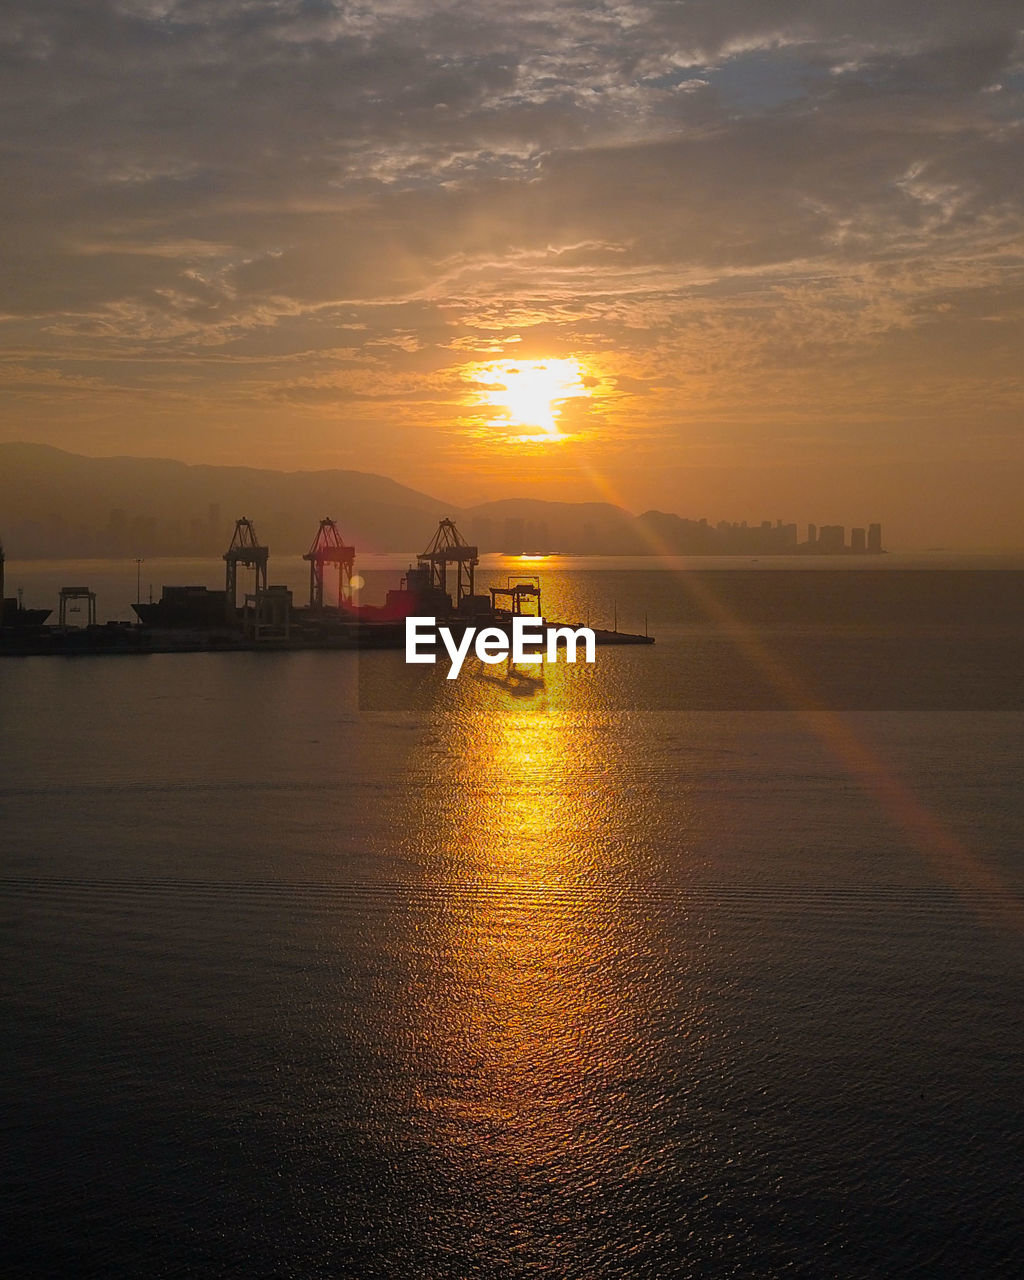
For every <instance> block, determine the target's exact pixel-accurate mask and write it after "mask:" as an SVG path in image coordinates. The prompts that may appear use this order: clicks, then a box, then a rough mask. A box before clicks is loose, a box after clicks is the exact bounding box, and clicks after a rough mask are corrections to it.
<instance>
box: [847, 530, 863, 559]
mask: <svg viewBox="0 0 1024 1280" xmlns="http://www.w3.org/2000/svg"><path fill="white" fill-rule="evenodd" d="M850 550H851V551H852V552H853V553H854V555H861V556H862V555H863V554H864V552H865V551H866V550H867V534H866V533H865V531H864V530H863V529H851V530H850Z"/></svg>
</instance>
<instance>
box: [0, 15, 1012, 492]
mask: <svg viewBox="0 0 1024 1280" xmlns="http://www.w3.org/2000/svg"><path fill="white" fill-rule="evenodd" d="M1021 25H1022V24H1021V21H1020V13H1019V5H1018V4H1017V3H1015V2H1014V3H1009V2H1007V3H1003V2H1002V0H996V2H990V3H983V4H975V5H970V6H968V5H966V4H964V3H963V2H962V0H929V2H928V3H925V2H924V0H891V2H889V3H884V4H883V3H881V2H880V0H842V2H839V0H828V2H826V0H799V2H798V0H773V2H772V3H764V0H701V2H695V3H687V4H685V5H684V4H678V3H668V2H667V0H666V2H656V0H650V2H646V0H645V2H641V0H622V2H621V3H620V2H615V0H606V2H605V3H588V4H582V3H581V4H574V3H560V4H558V5H552V4H550V3H526V4H522V5H516V6H508V5H506V4H499V3H497V2H496V0H476V2H475V3H473V4H470V3H468V2H464V0H450V2H447V3H446V2H444V0H438V2H433V3H430V4H425V3H423V2H422V0H380V2H379V3H374V4H373V5H368V4H354V3H330V2H328V0H276V2H274V3H266V2H265V0H260V2H259V3H256V2H254V0H253V2H250V0H218V2H217V3H214V2H213V0H119V2H111V0H44V2H42V3H40V2H38V0H33V2H32V3H29V2H28V0H10V2H9V3H8V4H6V5H5V6H4V12H3V15H2V16H0V109H2V111H3V115H4V119H5V122H6V127H5V131H4V134H3V136H2V137H0V164H2V166H3V171H4V174H3V183H2V188H0V208H2V218H3V232H4V234H3V237H2V238H0V275H2V278H3V279H4V281H5V295H4V300H3V310H4V316H3V318H2V319H0V337H6V340H7V342H8V345H9V346H10V347H11V348H12V349H13V348H17V350H18V351H19V352H22V353H27V357H26V358H27V359H28V361H29V364H30V365H32V366H33V367H38V368H46V369H49V370H51V371H53V372H54V373H56V374H59V373H61V372H63V373H66V374H69V373H71V372H74V373H75V375H76V376H79V375H81V376H88V377H89V378H90V379H99V380H100V382H101V383H102V381H103V380H104V379H107V380H108V382H109V385H110V387H111V388H112V389H114V388H117V389H118V393H119V394H120V392H121V391H123V390H124V389H125V388H126V387H127V388H130V387H131V386H132V385H133V383H134V384H135V385H136V386H137V388H138V390H139V394H140V395H142V394H145V395H146V396H150V397H151V396H153V395H154V394H161V388H163V389H164V390H166V393H167V394H168V395H171V394H173V395H174V396H176V397H179V396H183V395H184V396H185V397H186V398H187V397H188V395H190V394H191V395H192V396H193V398H194V401H195V406H196V412H197V413H198V414H200V415H202V414H214V413H216V412H217V410H216V406H217V405H218V404H220V403H221V402H222V399H224V398H227V399H230V400H231V402H232V404H234V403H237V400H238V399H239V398H240V397H243V396H244V395H245V393H246V389H247V388H248V389H249V390H250V391H251V393H252V394H253V395H254V396H258V397H259V399H260V400H261V402H267V401H275V402H276V403H285V404H288V405H293V406H295V412H296V413H300V412H301V411H302V408H303V407H304V406H305V407H307V408H308V409H309V411H310V412H311V413H313V412H315V411H318V406H323V405H325V404H345V405H357V404H358V405H363V406H373V405H384V406H387V405H388V404H389V403H390V408H391V411H392V414H393V416H394V418H395V420H396V421H397V420H399V419H402V415H406V416H407V417H408V418H409V420H410V421H412V420H415V421H416V422H417V423H422V421H423V419H422V417H420V416H419V415H420V414H421V413H422V412H423V409H422V404H421V403H420V402H419V401H417V400H416V399H415V391H414V381H415V377H417V376H419V377H434V376H437V377H439V378H442V380H443V374H444V371H445V370H448V372H449V374H450V373H451V370H453V369H455V368H456V367H457V366H458V364H459V361H460V359H461V358H462V356H463V355H464V354H465V353H467V352H469V353H478V352H487V353H490V354H492V355H494V356H498V355H499V354H500V353H501V352H502V351H504V350H506V349H509V350H511V349H512V348H513V347H514V349H515V353H516V354H520V353H521V354H522V355H523V357H524V358H528V357H530V356H531V355H532V356H552V355H565V354H575V355H579V356H584V357H588V356H589V357H591V358H594V359H595V360H597V359H601V360H604V361H605V362H606V363H608V364H610V365H612V364H616V362H617V367H616V368H610V367H609V368H608V369H607V370H606V374H607V376H608V377H618V378H619V379H620V383H619V385H620V386H622V387H623V388H629V387H637V388H639V387H643V388H644V393H643V395H642V396H640V395H639V394H637V396H636V399H642V400H643V403H644V413H645V415H647V416H646V417H645V420H644V426H643V429H644V431H645V432H647V431H648V430H649V429H650V426H651V424H652V423H655V424H657V430H658V431H659V432H661V434H662V436H663V437H664V440H665V442H666V446H665V447H666V448H668V447H669V446H670V444H671V443H672V442H673V441H676V442H678V440H679V439H680V438H681V433H682V434H687V433H689V434H688V435H687V438H691V439H692V438H693V433H694V432H696V431H698V429H699V428H698V424H697V423H696V421H695V419H694V417H693V415H692V414H688V416H687V418H686V422H685V423H683V424H682V425H681V424H680V417H679V412H678V398H677V397H675V398H673V395H669V394H668V393H667V392H664V391H659V390H658V389H659V388H668V387H673V386H675V387H678V386H679V385H680V382H679V380H680V378H682V379H683V380H684V381H685V380H686V379H689V380H690V381H689V383H688V384H687V385H688V386H689V394H690V396H691V404H698V403H699V404H702V405H704V407H705V410H706V411H707V413H708V417H707V422H708V423H710V422H711V419H712V415H711V406H714V410H715V413H714V417H715V420H716V421H719V422H720V421H721V419H722V416H723V415H726V416H729V415H732V416H733V417H735V418H737V420H738V419H739V418H743V417H744V415H746V416H747V418H750V415H752V414H753V413H754V412H755V408H754V406H755V402H756V399H757V395H758V392H757V391H756V390H755V389H754V387H753V385H748V383H747V382H746V381H744V379H756V381H757V384H758V386H759V387H760V388H761V391H760V394H761V397H762V402H763V397H764V390H765V388H774V389H775V393H777V395H778V397H779V401H778V405H777V409H778V412H779V413H780V414H785V413H788V414H790V416H794V415H796V416H799V415H800V409H799V406H800V404H801V398H800V397H801V391H800V388H801V387H803V397H804V399H803V403H807V402H808V395H807V387H808V383H807V382H806V377H807V376H809V375H808V372H807V371H808V370H813V371H814V376H815V377H816V378H818V379H824V382H819V383H817V384H815V385H816V387H817V392H818V393H820V395H819V399H820V400H821V401H822V403H824V404H826V405H831V406H835V405H839V404H841V403H843V396H849V395H851V394H852V395H853V396H854V397H855V400H856V404H859V405H860V406H861V408H862V412H863V416H864V418H865V420H868V419H872V418H873V415H876V414H877V413H878V404H877V401H878V394H879V392H878V390H877V388H878V387H882V388H885V391H886V394H890V395H891V396H893V397H894V400H893V403H895V399H898V395H897V389H898V386H899V383H898V378H897V375H896V370H897V358H898V360H900V361H908V360H909V361H910V363H912V364H913V363H914V362H915V361H917V360H918V359H919V358H920V359H924V358H925V356H926V354H927V353H929V352H932V353H934V352H935V351H936V350H938V349H941V348H942V345H943V339H942V335H946V340H947V341H949V340H951V339H952V336H953V335H956V341H957V343H958V345H959V350H961V351H962V352H963V353H964V358H965V361H966V362H967V364H968V367H966V368H965V369H964V370H963V371H962V377H963V385H964V386H965V387H966V386H968V385H970V386H976V385H977V379H978V378H979V377H980V376H982V370H984V371H985V376H993V377H994V376H996V372H997V371H999V370H1001V371H1003V372H1006V370H1008V368H1009V363H1008V362H1009V356H1008V355H1006V354H1002V355H1001V354H999V353H1000V352H1003V353H1006V352H1009V350H1010V345H1006V346H1004V345H999V344H997V348H996V350H995V354H993V348H992V346H991V343H992V341H993V340H992V338H991V332H992V328H993V325H992V318H993V317H994V318H995V320H996V322H998V325H999V327H1000V329H1001V330H1002V329H1004V328H1007V327H1009V329H1010V330H1011V331H1012V332H1015V333H1019V329H1016V328H1014V326H1019V322H1020V316H1019V311H1017V310H1016V309H1014V307H1010V309H1009V310H1005V308H1007V307H1009V306H1010V304H1009V301H1008V300H1009V299H1010V298H1011V297H1016V292H1015V291H1016V290H1017V289H1018V288H1019V285H1020V278H1021V274H1022V270H1024V254H1022V251H1021V247H1020V246H1021V230H1022V219H1021V196H1022V190H1021V183H1022V177H1021V175H1022V174H1024V163H1022V160H1024V156H1022V155H1021V149H1022V148H1021V139H1022V138H1024V131H1022V127H1021V122H1022V99H1024V94H1022V90H1024V54H1022V49H1024V46H1022V39H1021ZM342 330H344V341H342V340H340V338H339V335H340V333H341V331H342ZM350 339H351V341H350ZM999 341H1000V343H1003V342H1004V339H1002V338H1001V339H1000V340H999ZM339 350H344V351H345V352H346V353H348V352H351V351H356V352H357V353H359V355H358V359H362V358H363V357H364V356H365V357H371V356H372V357H373V362H372V363H370V364H369V365H365V366H364V365H360V366H359V367H358V369H357V368H356V367H355V365H354V364H353V361H352V357H351V356H350V355H345V356H339V355H338V352H339ZM297 360H302V361H305V362H306V369H305V370H304V372H303V374H302V375H301V377H299V378H296V377H295V375H294V370H292V369H290V368H289V365H290V363H291V362H294V361H297ZM252 361H263V362H264V364H263V367H262V370H261V373H260V377H259V378H258V379H257V378H256V376H255V374H253V373H252V372H251V370H252V368H253V366H252V365H251V364H250V363H247V362H252ZM403 361H411V362H412V363H411V364H410V365H408V366H407V365H404V364H403V363H402V362H403ZM858 362H859V364H858ZM854 368H859V369H860V370H861V371H862V373H863V374H864V376H863V377H861V376H854V374H853V373H843V374H842V375H841V376H840V373H839V372H837V371H839V370H847V371H849V370H852V369H854ZM229 371H230V372H229ZM727 371H731V372H729V373H728V376H727ZM801 377H803V378H804V381H803V382H801V381H800V379H801ZM248 379H251V380H248ZM829 379H831V380H832V381H833V382H834V383H835V386H834V388H833V389H832V390H830V389H829V386H830V385H831V384H830V383H829ZM866 379H867V381H870V380H871V379H874V380H875V388H876V389H875V390H871V389H870V388H869V387H868V385H867V381H866ZM34 385H35V383H33V382H32V380H31V379H29V380H26V381H25V382H24V387H25V395H26V397H28V396H29V395H30V394H31V388H32V387H33V386H34ZM91 385H92V383H91V382H90V386H91ZM439 385H440V384H439ZM999 385H1000V386H1003V384H1002V383H1001V382H1000V383H999ZM428 389H429V388H428ZM916 393H917V397H918V403H924V404H928V405H930V406H931V410H932V412H933V414H935V415H941V413H942V412H943V408H942V406H943V405H948V404H951V403H953V401H957V396H956V393H955V389H954V388H951V385H950V381H949V378H948V377H947V372H946V371H945V370H942V369H935V370H934V377H933V378H932V379H931V380H929V379H927V378H925V377H924V376H923V375H922V376H921V378H920V379H919V381H918V384H917V388H916ZM1001 395H1004V396H1005V391H1004V392H1001ZM389 396H390V397H391V399H390V401H389ZM659 396H660V397H661V398H660V399H659ZM427 398H428V399H430V396H429V395H428V397H427ZM968 398H969V397H968ZM961 399H963V397H961ZM628 400H629V397H628V396H624V397H623V401H622V403H623V404H625V403H626V402H627V401H628ZM957 402H958V403H959V401H957ZM965 402H966V401H965ZM21 407H22V408H26V407H27V408H30V407H31V401H30V400H29V399H26V400H25V401H24V403H23V405H22V406H21ZM613 408H614V407H613ZM613 408H612V409H609V416H608V417H607V418H606V420H604V421H603V423H602V429H604V430H606V431H607V432H608V433H609V438H610V439H614V438H616V436H615V432H616V431H617V432H618V433H619V434H618V437H617V438H618V439H620V440H621V441H622V442H628V440H629V437H630V426H629V421H628V416H627V415H626V413H625V410H623V414H622V417H621V419H620V420H618V422H617V423H616V421H615V419H614V413H613ZM370 411H371V410H370V408H369V407H367V408H365V410H363V411H362V412H364V413H369V412H370ZM382 412H383V410H382ZM436 412H437V415H438V416H437V420H436V430H437V432H438V433H439V434H440V435H445V438H446V439H448V437H449V436H450V437H451V439H455V438H457V435H458V425H457V423H458V418H459V412H460V406H459V404H458V399H457V396H456V395H455V394H454V392H453V390H452V388H451V387H446V389H445V392H444V395H443V396H442V397H441V398H440V400H439V401H437V402H436ZM773 412H774V410H773ZM30 417H31V415H30ZM744 420H746V419H744ZM936 420H938V419H937V418H936ZM19 421H20V420H19ZM292 421H293V426H292V427H291V428H290V431H292V433H293V434H294V429H295V427H294V424H296V423H297V424H299V426H301V424H302V421H303V420H302V419H301V418H296V419H294V420H292ZM361 421H362V422H363V423H364V425H365V424H367V423H369V422H370V419H368V418H366V417H364V418H363V419H361ZM376 421H378V422H379V423H383V422H384V418H383V417H381V418H380V419H378V420H376ZM752 422H753V419H752V418H751V424H752ZM0 429H2V430H4V431H8V432H11V433H16V432H17V430H18V429H19V426H18V423H17V422H12V424H11V425H10V426H3V427H2V428H0ZM65 429H67V428H65ZM318 429H319V428H318V427H317V426H316V424H315V423H314V424H313V425H312V426H310V427H309V430H310V431H311V432H312V433H313V434H312V435H310V437H309V438H310V442H311V444H310V447H311V448H314V447H321V445H320V444H319V443H318V441H319V440H320V437H317V436H316V431H317V430H318ZM367 429H368V428H367ZM636 429H637V430H639V429H640V427H639V425H637V427H636ZM709 429H710V428H709ZM753 429H754V427H753V425H751V426H750V430H753ZM1001 429H1002V428H1001V427H1000V428H999V430H1001ZM916 430H917V432H918V434H917V435H916V436H915V439H916V440H917V441H918V444H919V447H924V441H925V440H926V432H925V429H924V428H919V429H916ZM446 433H447V435H446ZM816 438H817V437H816ZM168 448H170V446H169V445H168V444H166V443H165V444H164V446H163V449H164V451H165V452H166V451H167V449H168ZM382 466H383V464H382Z"/></svg>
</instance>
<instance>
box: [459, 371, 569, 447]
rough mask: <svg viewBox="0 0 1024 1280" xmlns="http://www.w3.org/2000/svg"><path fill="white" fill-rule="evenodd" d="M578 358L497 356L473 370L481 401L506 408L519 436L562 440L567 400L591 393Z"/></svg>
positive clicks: (522, 438) (521, 437)
mask: <svg viewBox="0 0 1024 1280" xmlns="http://www.w3.org/2000/svg"><path fill="white" fill-rule="evenodd" d="M584 377H585V370H584V368H583V366H582V365H581V364H580V362H579V361H578V360H572V359H563V360H496V361H494V362H493V363H491V364H486V365H480V366H478V367H476V368H475V369H474V370H473V371H472V378H473V381H474V382H475V383H476V384H477V386H478V387H481V386H482V387H483V390H481V391H480V399H479V401H478V403H479V404H481V405H491V406H493V407H494V408H497V409H500V410H503V411H504V413H505V415H506V416H507V418H508V422H509V425H510V426H513V427H520V428H523V429H524V432H528V433H530V434H523V435H521V436H517V437H515V438H516V439H519V440H562V439H564V438H565V437H564V436H563V435H562V433H561V432H560V431H559V429H558V419H559V418H560V416H561V413H562V408H563V406H564V404H565V401H566V400H572V399H575V398H577V397H580V396H589V395H590V394H591V392H590V388H589V387H588V386H587V385H586V383H585V382H584Z"/></svg>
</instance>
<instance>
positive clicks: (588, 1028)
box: [410, 663, 661, 1261]
mask: <svg viewBox="0 0 1024 1280" xmlns="http://www.w3.org/2000/svg"><path fill="white" fill-rule="evenodd" d="M579 674H580V672H579V671H578V670H575V671H574V670H573V669H572V668H568V667H567V666H566V665H565V664H564V663H559V664H552V665H550V666H548V667H546V668H545V669H544V680H543V682H542V684H543V688H542V689H541V690H540V691H538V692H536V693H535V696H532V697H526V698H518V699H513V698H511V697H510V696H509V688H508V687H506V686H505V685H504V684H503V682H502V681H500V680H497V679H494V680H489V681H488V680H485V681H479V682H471V683H469V684H461V682H460V685H461V687H462V688H463V689H465V690H466V695H465V707H464V710H463V712H462V713H461V714H454V715H452V714H448V715H447V716H446V717H445V719H444V720H443V721H442V722H441V723H439V724H437V725H435V731H436V733H437V735H438V736H437V737H435V738H434V739H433V741H432V743H431V745H430V747H429V761H428V762H427V764H426V771H427V772H428V773H429V774H430V775H432V776H433V779H434V786H433V788H432V789H431V788H430V787H429V786H427V787H425V788H424V792H423V794H424V797H425V798H424V800H423V803H422V805H421V807H420V808H419V812H418V819H417V821H416V823H415V824H414V827H413V830H412V831H411V832H410V839H411V841H412V842H413V843H414V844H415V845H416V854H417V857H418V858H420V859H421V860H422V861H423V863H424V864H425V865H426V866H428V867H429V868H430V870H429V871H428V875H430V876H431V877H432V878H433V880H434V883H435V886H436V888H437V889H438V891H439V892H438V895H437V898H436V903H437V905H436V907H435V913H434V917H433V920H432V924H431V926H430V927H431V929H432V930H434V931H435V933H434V936H433V937H431V939H430V941H429V944H428V945H426V946H425V947H424V949H423V951H422V953H421V957H422V959H421V962H422V964H423V971H422V972H420V973H419V974H418V975H417V976H416V979H415V981H414V983H413V991H412V995H413V1000H412V1004H413V1008H412V1009H411V1017H412V1025H411V1027H410V1043H411V1044H412V1045H414V1046H415V1050H414V1051H415V1052H416V1053H417V1054H418V1055H419V1056H420V1058H421V1060H422V1061H423V1063H424V1070H422V1071H421V1072H420V1073H419V1074H418V1085H417V1091H416V1096H415V1098H414V1099H413V1106H414V1110H415V1111H416V1113H417V1114H418V1115H419V1116H420V1124H421V1131H420V1133H419V1135H418V1136H419V1138H420V1139H421V1140H423V1139H425V1140H427V1141H428V1142H429V1143H430V1145H431V1146H432V1147H433V1148H434V1149H437V1148H441V1149H443V1150H445V1151H446V1152H448V1153H449V1155H450V1156H451V1155H454V1154H457V1153H461V1157H460V1158H461V1160H462V1161H463V1163H462V1165H461V1168H462V1169H463V1175H464V1177H465V1179H466V1182H467V1185H475V1186H478V1187H479V1186H480V1185H487V1186H492V1187H493V1186H494V1185H499V1186H502V1187H504V1188H505V1189H506V1190H507V1189H508V1185H509V1181H508V1180H509V1179H510V1178H514V1179H515V1180H516V1182H517V1184H519V1185H521V1186H529V1187H531V1188H532V1189H533V1193H535V1194H536V1195H538V1196H542V1197H543V1196H553V1197H555V1199H556V1200H557V1199H558V1198H559V1196H561V1195H563V1194H564V1195H567V1196H568V1195H570V1194H583V1195H584V1198H585V1197H586V1196H587V1195H591V1196H593V1195H594V1194H595V1193H596V1189H597V1188H598V1187H599V1186H600V1187H601V1188H602V1189H607V1188H609V1187H614V1188H619V1189H622V1188H627V1189H628V1187H629V1185H630V1183H631V1181H635V1180H636V1179H637V1178H642V1177H646V1176H650V1174H651V1172H652V1169H653V1168H654V1167H655V1166H656V1165H657V1164H658V1162H659V1159H660V1158H661V1157H660V1156H659V1154H658V1153H657V1152H654V1151H652V1150H650V1149H648V1148H647V1146H646V1139H647V1136H648V1134H649V1131H650V1130H649V1123H648V1122H649V1114H648V1113H647V1111H646V1109H645V1108H641V1107H634V1106H633V1105H632V1103H631V1100H630V1090H629V1084H628V1081H629V1080H631V1079H632V1078H634V1077H635V1074H636V1073H637V1072H641V1073H646V1072H647V1071H648V1070H651V1071H652V1073H653V1067H652V1065H651V1058H652V1055H656V1054H657V1049H656V1048H655V1047H654V1045H655V1042H653V1041H652V1039H651V1037H650V1035H649V1033H648V1030H647V1029H646V1028H645V1025H644V1024H645V1022H646V1020H647V1019H649V1018H650V1016H651V1013H652V1011H651V1009H650V1007H649V1000H650V996H651V993H652V990H655V989H656V985H655V986H652V981H651V976H652V975H651V969H650V966H649V964H647V963H645V962H644V960H643V959H642V957H643V956H644V954H645V953H646V952H648V951H649V948H650V939H649V937H648V936H647V932H646V931H647V928H648V925H647V922H645V921H644V920H643V919H642V918H641V917H640V916H639V915H638V913H636V912H626V913H622V912H621V911H620V910H619V909H618V907H619V895H620V893H621V886H622V881H623V879H624V877H626V876H627V875H628V867H627V864H628V862H629V858H630V853H631V850H630V843H629V837H628V833H627V822H626V819H625V817H624V814H623V806H622V803H621V800H622V798H621V796H620V794H619V792H618V789H617V787H616V782H615V772H616V762H615V750H616V748H615V745H614V744H615V741H616V739H615V735H614V734H613V733H610V732H609V727H610V726H609V723H608V720H607V717H606V716H604V715H603V714H602V713H601V710H600V707H599V705H597V702H596V694H595V693H594V692H593V689H589V690H588V685H587V684H586V682H585V681H579V680H578V678H577V677H578V676H579ZM538 683H541V682H538ZM588 1187H589V1191H587V1188H588ZM574 1188H575V1191H573V1189H574ZM559 1189H561V1190H559ZM603 1193H604V1192H603V1191H602V1194H603ZM537 1203H538V1205H539V1204H541V1201H538V1202H537ZM516 1204H517V1205H518V1211H522V1212H526V1210H525V1209H524V1204H523V1202H522V1200H521V1199H517V1200H516ZM506 1207H507V1206H506ZM548 1207H549V1209H550V1208H551V1205H550V1204H549V1206H548ZM499 1210H500V1205H498V1204H497V1203H496V1202H495V1201H494V1199H493V1198H492V1199H491V1200H489V1201H488V1202H487V1204H486V1205H485V1206H483V1207H481V1208H480V1211H479V1212H480V1215H481V1216H480V1221H479V1223H478V1224H477V1226H478V1229H480V1230H485V1229H487V1230H497V1228H496V1227H495V1214H497V1213H498V1212H499ZM545 1221H546V1220H545ZM487 1224H489V1226H487ZM565 1226H566V1224H565V1223H562V1224H561V1227H559V1224H558V1222H557V1214H556V1215H555V1216H554V1217H553V1218H552V1220H551V1222H550V1223H548V1224H547V1225H541V1224H539V1223H538V1222H537V1221H533V1220H531V1223H530V1226H529V1229H528V1232H527V1234H528V1236H529V1238H530V1240H531V1242H532V1243H531V1248H541V1245H540V1243H539V1242H540V1241H541V1239H542V1237H543V1239H545V1240H547V1245H546V1246H544V1248H546V1249H547V1250H548V1255H549V1261H551V1260H552V1258H553V1257H554V1256H555V1255H557V1254H558V1252H559V1250H560V1248H561V1246H560V1245H559V1239H561V1238H564V1237H560V1236H559V1231H560V1230H563V1231H564V1228H565ZM462 1229H463V1230H465V1229H466V1225H465V1224H463V1226H462ZM552 1233H553V1234H552ZM542 1252H543V1249H542Z"/></svg>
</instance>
